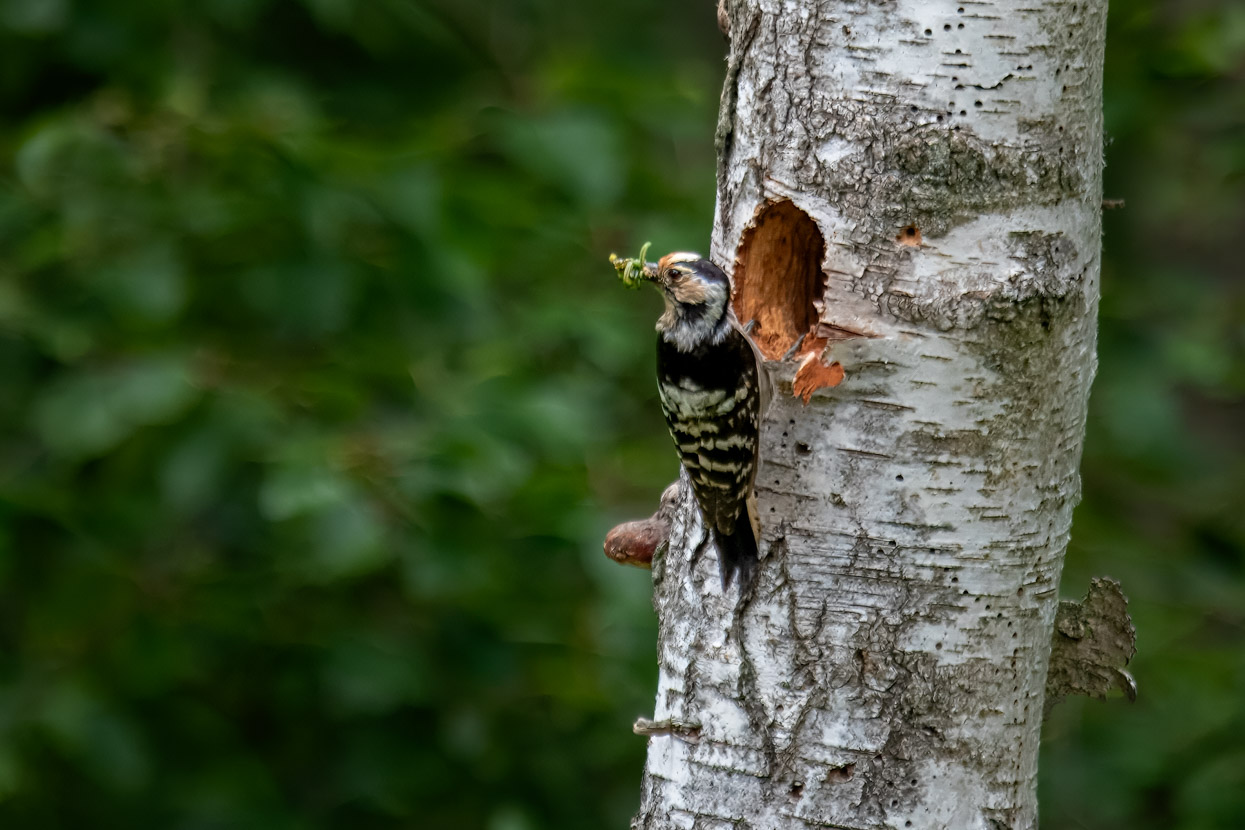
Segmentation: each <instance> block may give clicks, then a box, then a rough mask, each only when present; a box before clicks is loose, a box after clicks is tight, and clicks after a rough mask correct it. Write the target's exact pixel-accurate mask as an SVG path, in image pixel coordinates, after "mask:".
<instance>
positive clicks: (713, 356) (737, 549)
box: [645, 253, 769, 590]
mask: <svg viewBox="0 0 1245 830" xmlns="http://www.w3.org/2000/svg"><path fill="white" fill-rule="evenodd" d="M645 276H646V277H647V278H648V279H650V280H652V281H653V282H654V283H656V285H657V286H658V288H660V289H661V292H662V296H663V297H664V298H665V301H666V311H665V313H664V314H662V315H661V318H660V319H659V320H658V321H657V388H658V392H659V394H660V397H661V406H662V411H663V412H664V413H665V416H666V425H667V426H668V427H669V428H670V436H671V437H672V438H673V439H674V443H675V446H676V447H677V448H678V451H679V457H680V460H681V461H682V463H683V467H684V469H685V470H686V471H687V475H688V478H689V479H690V480H691V484H692V492H693V493H695V495H696V502H697V503H698V504H699V505H700V510H701V514H702V515H703V516H704V520H705V526H706V527H707V528H708V530H709V533H710V536H711V538H712V540H713V542H714V545H715V547H716V548H717V550H718V556H719V567H720V571H721V575H722V587H723V590H725V589H726V588H727V586H729V585H730V583H731V580H732V577H733V576H734V575H735V574H739V583H740V588H741V590H743V589H746V588H747V587H748V586H749V585H750V584H751V581H752V576H753V573H754V571H755V568H756V563H757V560H758V551H757V539H758V535H759V527H758V525H757V515H756V503H755V497H754V495H753V480H754V479H755V477H756V471H757V450H758V445H759V430H760V424H761V417H762V415H763V410H764V406H765V403H766V401H767V400H768V398H769V391H768V390H769V383H768V381H769V378H768V375H766V373H765V370H764V368H763V367H762V366H761V357H760V354H759V352H757V350H756V347H755V346H754V345H753V343H752V341H751V340H750V339H749V338H748V336H747V335H746V334H744V332H743V330H742V329H741V328H740V326H739V323H738V322H737V321H736V319H735V315H734V313H733V312H732V311H731V306H730V292H731V289H730V281H729V280H728V279H727V277H726V274H724V273H723V272H722V270H721V269H720V268H718V267H717V266H716V265H714V264H713V263H712V262H709V261H708V260H706V259H702V258H701V257H700V256H699V255H698V254H689V253H673V254H668V255H666V256H664V257H662V259H661V260H660V261H659V262H657V263H655V264H648V265H646V266H645Z"/></svg>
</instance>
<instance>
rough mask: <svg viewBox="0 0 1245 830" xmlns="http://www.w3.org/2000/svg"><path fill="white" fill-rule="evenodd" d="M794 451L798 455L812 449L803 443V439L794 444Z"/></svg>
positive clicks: (805, 453)
mask: <svg viewBox="0 0 1245 830" xmlns="http://www.w3.org/2000/svg"><path fill="white" fill-rule="evenodd" d="M795 451H796V452H798V453H799V454H800V455H808V454H809V453H810V452H812V451H813V449H812V447H810V446H809V445H808V444H805V443H804V442H803V441H797V442H796V444H795Z"/></svg>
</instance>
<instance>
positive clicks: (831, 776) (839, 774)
mask: <svg viewBox="0 0 1245 830" xmlns="http://www.w3.org/2000/svg"><path fill="white" fill-rule="evenodd" d="M855 774H856V765H855V764H846V765H844V766H841V767H834V768H832V769H831V770H830V771H829V772H827V773H826V780H827V781H850V780H851V779H852V776H853V775H855Z"/></svg>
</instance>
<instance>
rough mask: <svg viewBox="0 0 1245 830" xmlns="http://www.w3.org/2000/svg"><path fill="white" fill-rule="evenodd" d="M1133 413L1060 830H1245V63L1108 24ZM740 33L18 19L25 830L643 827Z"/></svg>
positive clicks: (12, 405) (1121, 335) (523, 23)
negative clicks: (700, 254)
mask: <svg viewBox="0 0 1245 830" xmlns="http://www.w3.org/2000/svg"><path fill="white" fill-rule="evenodd" d="M1111 11H1112V20H1111V33H1110V45H1109V48H1108V80H1107V119H1108V129H1109V132H1110V134H1111V137H1112V138H1113V139H1114V144H1113V145H1112V146H1111V147H1110V148H1109V149H1108V160H1109V166H1108V169H1107V175H1108V183H1107V196H1108V197H1116V198H1125V199H1126V200H1127V202H1128V207H1127V209H1125V210H1124V211H1117V212H1113V213H1110V214H1108V216H1107V226H1106V254H1105V263H1104V298H1103V318H1102V335H1101V366H1100V370H1099V379H1098V382H1097V386H1096V388H1095V393H1094V398H1093V402H1092V412H1091V424H1090V435H1089V441H1088V444H1087V449H1086V459H1085V481H1086V492H1085V503H1084V504H1083V505H1082V507H1081V508H1080V509H1079V511H1078V515H1077V520H1076V527H1075V532H1074V542H1073V548H1072V550H1071V551H1070V555H1069V561H1068V569H1067V574H1068V580H1067V583H1066V585H1067V587H1066V590H1065V593H1066V594H1068V595H1079V594H1080V593H1082V592H1083V590H1084V587H1085V586H1086V584H1087V581H1088V576H1089V575H1090V574H1096V573H1110V574H1113V575H1116V576H1118V577H1121V578H1122V579H1123V580H1124V584H1125V589H1126V591H1127V592H1128V593H1129V594H1130V596H1131V597H1132V599H1133V610H1134V612H1135V616H1136V620H1137V624H1138V627H1139V629H1140V630H1141V634H1140V649H1141V651H1140V654H1139V656H1138V658H1137V660H1136V662H1135V669H1136V675H1137V677H1138V680H1139V683H1140V685H1141V691H1142V697H1141V700H1140V701H1139V702H1138V703H1137V705H1136V706H1134V707H1131V708H1127V707H1123V706H1116V705H1113V706H1103V705H1099V704H1089V705H1082V704H1080V703H1077V702H1070V703H1066V704H1064V705H1063V706H1062V707H1061V709H1059V710H1056V715H1055V717H1054V718H1053V720H1052V722H1051V724H1049V728H1048V741H1047V748H1046V755H1045V758H1044V760H1043V795H1044V810H1045V819H1046V821H1045V824H1046V826H1048V827H1057V828H1069V829H1070V830H1071V829H1074V828H1085V827H1092V828H1095V830H1099V829H1100V828H1172V827H1180V828H1197V829H1198V830H1200V828H1228V827H1233V828H1235V827H1240V826H1245V796H1242V793H1245V692H1242V690H1243V689H1245V554H1243V553H1242V551H1243V549H1245V524H1243V520H1242V512H1243V511H1242V510H1241V503H1242V499H1245V480H1243V479H1245V476H1242V461H1241V457H1242V453H1241V452H1240V451H1241V444H1242V442H1243V441H1245V430H1243V429H1242V423H1245V418H1243V417H1242V416H1243V415H1245V412H1243V407H1242V405H1241V400H1242V396H1241V393H1242V387H1245V370H1243V366H1245V360H1243V358H1242V337H1243V335H1245V331H1243V326H1242V319H1243V315H1242V305H1243V304H1245V297H1243V296H1242V287H1241V284H1240V281H1239V280H1238V279H1237V278H1238V276H1239V273H1240V270H1241V269H1240V266H1239V259H1240V255H1239V253H1238V252H1237V250H1236V248H1237V247H1238V239H1239V238H1240V236H1241V232H1242V231H1243V230H1245V203H1243V200H1242V198H1241V194H1242V191H1243V189H1245V176H1243V174H1245V92H1243V85H1242V84H1241V83H1240V80H1241V78H1242V77H1243V76H1245V15H1243V14H1242V12H1241V10H1240V8H1238V7H1237V6H1236V4H1234V3H1232V2H1231V0H1218V2H1204V3H1201V4H1196V5H1193V6H1189V7H1187V8H1186V7H1185V6H1177V5H1176V4H1168V5H1166V6H1161V5H1159V4H1158V3H1157V2H1155V0H1117V2H1115V3H1113V5H1112V10H1111ZM722 54H723V46H722V41H721V37H720V35H719V34H718V32H717V30H716V27H715V25H714V17H713V9H712V4H711V3H707V2H692V1H691V0H689V1H688V2H681V3H676V4H671V3H663V2H659V0H629V2H627V3H614V4H591V5H583V4H577V3H570V2H566V0H562V2H558V0H512V2H508V3H498V2H492V3H490V2H485V0H456V2H450V0H427V1H426V2H425V1H423V0H369V1H368V2H362V0H358V1H357V2H356V0H301V2H299V1H298V0H198V2H194V3H192V2H175V0H169V2H165V3H144V2H139V0H91V1H90V2H87V0H0V107H2V112H3V115H4V118H3V121H2V122H0V586H2V588H0V826H3V827H5V828H54V827H80V826H87V827H125V828H132V827H170V828H194V830H198V829H199V828H204V829H205V830H206V828H311V827H336V826H350V827H387V828H388V827H412V828H414V827H419V828H471V827H480V828H486V830H528V829H529V828H532V829H534V828H545V827H548V828H559V830H563V829H567V830H569V829H570V828H581V827H582V828H589V827H591V828H598V827H623V826H626V821H627V819H628V817H629V816H630V815H631V814H632V813H633V811H634V809H635V806H636V804H637V802H638V795H639V792H638V785H639V779H640V770H641V764H642V760H643V752H644V743H643V741H642V740H640V739H637V738H635V737H634V736H632V735H631V734H630V732H629V724H630V722H631V719H632V718H633V717H634V716H635V715H637V714H642V713H645V712H648V711H651V706H652V692H653V688H654V684H655V658H654V642H655V628H654V623H653V620H652V612H651V609H650V606H649V587H648V579H649V578H648V574H647V573H645V572H643V571H633V570H629V569H623V568H619V567H617V566H615V565H613V564H611V563H608V562H606V560H605V559H604V557H603V556H602V555H601V553H600V540H601V538H602V537H603V535H604V531H605V530H606V529H607V528H608V527H609V526H611V524H612V523H613V522H614V521H615V520H618V519H621V518H630V517H633V516H637V515H642V514H645V513H647V512H648V511H649V510H651V509H652V506H653V503H654V501H655V498H656V494H657V493H659V492H660V490H661V488H662V486H664V484H665V483H666V482H668V481H669V480H670V479H671V478H672V477H673V475H674V472H675V467H674V461H673V458H672V456H671V455H670V453H669V451H668V448H667V446H666V441H667V439H666V438H665V435H664V431H663V429H662V426H661V422H660V416H659V414H658V408H657V405H656V402H655V399H654V394H653V384H652V380H651V366H650V360H651V355H649V353H648V351H647V348H648V339H647V337H646V336H645V335H644V332H646V331H649V330H650V329H651V326H652V318H653V314H654V312H655V310H656V299H655V298H653V299H652V300H651V301H648V302H645V301H644V300H642V299H639V298H636V297H632V296H630V295H627V296H623V295H622V294H620V291H619V289H618V286H617V284H616V281H615V280H614V278H613V274H612V271H611V269H610V268H609V266H608V264H607V263H606V262H605V260H604V254H606V253H608V252H609V251H611V250H619V251H623V252H625V251H628V250H630V249H631V247H632V246H633V245H634V243H635V242H636V241H637V240H642V239H651V240H653V242H654V247H655V249H658V250H661V249H671V248H685V249H686V248H697V247H699V248H701V249H704V248H707V241H708V240H707V237H708V231H709V224H710V220H711V216H712V206H713V193H714V189H713V188H714V182H713V176H714V158H713V149H712V134H713V126H714V120H715V117H716V109H717V90H718V85H719V83H720V76H721V56H722Z"/></svg>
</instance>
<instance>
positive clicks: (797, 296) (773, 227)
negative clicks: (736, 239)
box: [734, 200, 826, 360]
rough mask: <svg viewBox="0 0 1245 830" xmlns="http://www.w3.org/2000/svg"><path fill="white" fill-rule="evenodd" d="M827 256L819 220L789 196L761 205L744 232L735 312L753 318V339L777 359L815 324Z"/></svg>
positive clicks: (737, 266)
mask: <svg viewBox="0 0 1245 830" xmlns="http://www.w3.org/2000/svg"><path fill="white" fill-rule="evenodd" d="M825 254H826V243H825V240H824V239H822V236H821V231H820V230H819V229H818V227H817V223H816V222H814V221H813V219H812V218H811V217H810V216H809V215H808V214H807V213H805V212H804V211H802V210H800V209H799V208H798V207H796V206H795V204H793V203H792V202H791V201H789V200H783V201H781V202H773V203H771V204H768V205H766V206H765V207H763V208H761V210H760V211H759V212H758V214H757V217H756V219H755V220H754V221H753V223H752V225H751V226H750V227H749V228H748V229H747V230H745V231H744V234H743V239H742V240H741V242H740V245H739V256H738V258H737V259H736V262H735V297H734V305H735V314H736V316H738V317H739V320H740V322H742V323H747V322H748V321H749V320H755V321H756V327H755V328H754V329H753V330H752V339H753V340H755V341H756V344H757V347H758V348H760V350H761V352H762V354H764V355H765V357H766V358H767V359H769V360H778V359H779V358H781V357H782V356H783V355H784V354H785V353H786V352H787V350H788V349H790V348H791V347H792V346H793V345H794V344H795V341H796V340H798V339H799V338H800V335H802V334H807V333H809V332H810V331H812V329H813V327H814V326H815V325H816V323H817V318H818V316H819V315H818V312H817V306H818V305H819V304H820V302H821V299H822V296H823V294H824V293H825V290H826V283H825V277H824V275H823V274H822V271H821V262H822V259H823V258H824V257H825Z"/></svg>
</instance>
